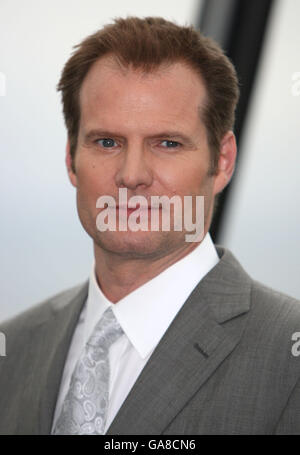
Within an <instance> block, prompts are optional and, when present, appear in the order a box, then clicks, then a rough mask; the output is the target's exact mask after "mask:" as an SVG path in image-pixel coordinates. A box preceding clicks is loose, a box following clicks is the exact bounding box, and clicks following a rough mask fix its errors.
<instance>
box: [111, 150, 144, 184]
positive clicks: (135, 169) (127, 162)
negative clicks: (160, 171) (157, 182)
mask: <svg viewBox="0 0 300 455" xmlns="http://www.w3.org/2000/svg"><path fill="white" fill-rule="evenodd" d="M145 154H146V150H144V147H143V145H142V144H131V145H128V147H127V149H126V151H124V153H123V154H122V156H121V160H120V167H119V169H118V171H117V173H116V177H115V180H116V184H117V186H118V187H119V188H122V187H125V188H128V189H132V190H134V189H136V188H137V187H139V186H142V187H148V186H150V185H151V183H152V179H153V176H152V170H151V166H150V164H149V160H147V159H146V156H145Z"/></svg>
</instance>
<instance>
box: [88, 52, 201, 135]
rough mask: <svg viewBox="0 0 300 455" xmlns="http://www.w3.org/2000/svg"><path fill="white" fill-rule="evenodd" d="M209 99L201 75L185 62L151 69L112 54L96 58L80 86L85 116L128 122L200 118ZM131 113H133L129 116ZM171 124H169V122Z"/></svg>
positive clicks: (194, 119)
mask: <svg viewBox="0 0 300 455" xmlns="http://www.w3.org/2000/svg"><path fill="white" fill-rule="evenodd" d="M205 99H206V89H205V86H204V83H203V81H202V79H201V76H200V75H199V74H198V73H197V72H196V71H195V70H194V69H192V68H191V67H189V66H188V65H187V64H185V63H183V62H176V63H172V64H168V65H167V64H164V65H161V66H159V67H158V68H156V69H155V70H153V71H151V72H144V71H142V70H141V69H133V68H132V67H130V66H129V67H124V66H122V65H120V64H119V63H118V62H117V61H116V60H115V59H114V58H112V57H102V58H101V59H99V60H98V61H96V62H95V63H94V64H93V65H92V67H91V69H90V70H89V72H88V74H87V76H86V77H85V79H84V81H83V84H82V86H81V90H80V109H81V120H83V121H90V120H91V119H94V120H97V119H98V120H99V121H100V120H101V121H102V122H103V121H106V120H107V119H108V118H111V116H112V115H113V118H114V122H117V118H118V117H119V118H120V120H121V121H122V122H123V123H124V117H126V118H127V121H128V122H130V118H131V119H132V121H134V122H135V123H137V121H138V120H139V119H141V121H142V120H143V121H144V122H145V121H147V122H148V120H149V122H150V123H151V122H152V120H154V119H155V120H156V121H157V122H158V121H166V123H168V122H169V123H171V122H173V121H177V122H178V121H181V122H184V121H186V122H193V121H199V109H201V107H203V105H204V103H205ZM129 116H130V117H129ZM166 126H167V125H166Z"/></svg>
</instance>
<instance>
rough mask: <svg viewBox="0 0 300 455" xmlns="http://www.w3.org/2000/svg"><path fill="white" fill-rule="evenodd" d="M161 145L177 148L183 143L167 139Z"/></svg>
mask: <svg viewBox="0 0 300 455" xmlns="http://www.w3.org/2000/svg"><path fill="white" fill-rule="evenodd" d="M161 145H162V146H163V147H166V148H176V147H179V146H180V145H181V144H180V143H179V142H177V141H169V140H165V141H162V142H161Z"/></svg>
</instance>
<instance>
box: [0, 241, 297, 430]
mask: <svg viewBox="0 0 300 455" xmlns="http://www.w3.org/2000/svg"><path fill="white" fill-rule="evenodd" d="M218 253H219V256H220V257H221V259H220V261H219V263H218V264H217V265H216V266H215V267H214V268H213V269H212V270H211V271H210V272H209V273H208V274H207V275H206V276H205V277H204V279H203V280H202V281H201V282H200V283H199V284H198V286H197V287H196V288H195V289H194V291H193V292H192V293H191V295H190V296H189V298H188V299H187V301H186V302H185V304H184V305H183V307H182V309H181V310H180V311H179V313H178V314H177V316H176V317H175V319H174V321H173V322H172V324H171V325H170V327H169V328H168V330H167V332H166V333H165V335H164V336H163V338H162V340H161V342H160V343H159V344H158V346H157V348H156V349H155V351H154V353H153V354H152V356H151V358H150V360H149V361H148V363H147V364H146V366H145V368H144V369H143V371H142V372H141V374H140V376H139V377H138V379H137V381H136V383H135V384H134V386H133V388H132V389H131V391H130V393H129V395H128V397H127V399H126V400H125V402H124V403H123V405H122V407H121V409H120V410H119V412H118V414H117V416H116V417H115V419H114V421H113V422H112V424H111V426H110V428H109V430H108V433H107V434H111V435H116V434H131V435H135V434H145V435H153V434H166V435H168V434H175V435H176V434H178V435H188V434H191V435H196V434H300V357H296V356H294V355H293V354H292V351H291V348H292V345H293V343H294V341H292V339H291V337H292V334H293V333H294V332H299V331H300V304H299V303H300V302H298V301H296V300H294V299H291V298H290V297H287V296H285V295H283V294H280V293H277V292H275V291H272V290H270V289H268V288H266V287H265V286H263V285H261V284H259V283H257V282H255V281H253V280H251V278H250V277H249V276H248V275H247V274H246V272H245V271H244V270H243V269H242V267H241V266H240V264H239V263H238V262H237V260H236V259H235V258H234V257H233V255H232V254H231V253H230V252H229V251H227V250H225V249H222V248H220V247H218ZM87 291H88V285H87V283H85V284H84V285H82V286H78V287H76V288H73V289H71V290H68V291H65V292H63V293H61V294H59V295H58V296H55V297H53V298H52V299H50V300H47V301H45V302H43V303H42V304H39V305H37V306H35V307H33V308H32V309H30V310H28V311H26V312H24V313H23V314H21V315H19V316H17V317H15V318H13V319H11V320H9V321H7V322H6V323H4V324H2V325H1V326H0V331H2V332H3V333H4V334H5V335H6V342H7V348H6V354H7V355H6V357H0V391H1V392H0V434H36V435H37V434H50V431H51V425H52V420H53V415H54V410H55V405H56V400H57V396H58V391H59V386H60V381H61V377H62V372H63V368H64V362H65V359H66V356H67V353H68V349H69V346H70V343H71V339H72V334H73V332H74V329H75V326H76V323H77V320H78V317H79V315H80V311H81V309H82V306H83V304H84V302H85V300H86V297H87ZM141 304H142V302H141Z"/></svg>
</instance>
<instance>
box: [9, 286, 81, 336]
mask: <svg viewBox="0 0 300 455" xmlns="http://www.w3.org/2000/svg"><path fill="white" fill-rule="evenodd" d="M87 287H88V282H84V283H81V284H78V285H76V286H73V287H72V288H69V289H65V290H63V291H61V292H59V293H57V294H55V295H53V296H51V297H49V298H47V299H45V300H43V301H41V302H39V303H37V304H35V305H33V306H32V307H30V308H29V309H27V310H25V311H23V312H21V313H18V314H17V315H15V316H13V317H11V318H9V319H7V320H5V321H3V322H1V323H0V331H1V332H3V333H8V332H9V333H18V332H19V331H20V330H22V331H24V330H26V329H27V330H28V329H31V328H33V327H35V326H37V325H40V324H42V323H44V322H45V321H47V320H48V319H50V318H51V317H52V316H53V315H54V314H55V313H56V312H57V311H60V310H62V309H63V308H64V307H66V306H67V305H68V304H70V302H72V301H73V300H74V299H76V298H77V297H79V296H81V295H83V294H87Z"/></svg>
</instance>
